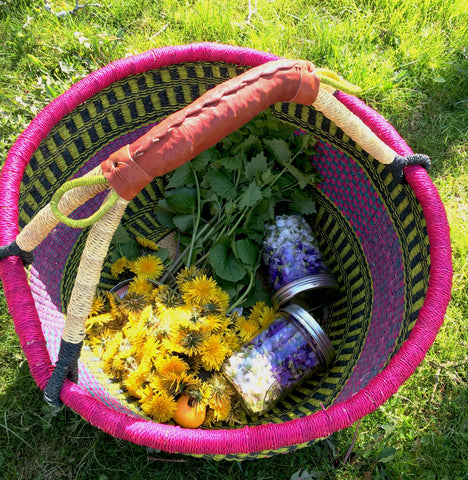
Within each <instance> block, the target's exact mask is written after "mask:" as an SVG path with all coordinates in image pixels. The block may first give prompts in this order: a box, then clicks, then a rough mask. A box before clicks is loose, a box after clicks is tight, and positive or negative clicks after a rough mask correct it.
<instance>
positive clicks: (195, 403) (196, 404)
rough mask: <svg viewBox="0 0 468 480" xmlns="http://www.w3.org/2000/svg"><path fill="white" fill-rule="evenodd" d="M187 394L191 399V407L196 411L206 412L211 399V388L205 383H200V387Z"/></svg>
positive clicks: (188, 390) (190, 389)
mask: <svg viewBox="0 0 468 480" xmlns="http://www.w3.org/2000/svg"><path fill="white" fill-rule="evenodd" d="M186 393H187V395H188V396H189V397H190V400H189V405H190V407H192V408H194V409H195V410H196V411H201V410H204V409H205V408H206V406H207V405H208V402H209V400H210V397H211V389H210V386H209V385H208V384H207V383H204V382H200V383H199V385H196V386H193V387H191V388H189V389H187V391H186Z"/></svg>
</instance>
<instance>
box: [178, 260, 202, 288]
mask: <svg viewBox="0 0 468 480" xmlns="http://www.w3.org/2000/svg"><path fill="white" fill-rule="evenodd" d="M199 273H200V270H198V269H197V267H194V266H193V265H192V266H191V267H184V268H182V270H180V271H179V273H178V274H177V276H176V283H177V286H178V287H179V288H180V287H181V286H182V285H183V284H184V283H187V282H190V281H192V280H193V279H194V278H195V277H196V276H197V275H198V274H199Z"/></svg>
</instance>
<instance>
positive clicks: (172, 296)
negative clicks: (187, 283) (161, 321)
mask: <svg viewBox="0 0 468 480" xmlns="http://www.w3.org/2000/svg"><path fill="white" fill-rule="evenodd" d="M153 300H154V303H155V304H156V308H157V310H158V311H163V310H164V308H175V307H178V306H180V305H183V301H182V299H181V297H180V295H179V294H178V293H176V292H174V290H172V289H171V288H170V287H169V285H159V286H158V287H157V288H156V289H155V291H154V296H153ZM161 307H162V308H161Z"/></svg>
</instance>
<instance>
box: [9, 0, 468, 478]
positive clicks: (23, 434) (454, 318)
mask: <svg viewBox="0 0 468 480" xmlns="http://www.w3.org/2000/svg"><path fill="white" fill-rule="evenodd" d="M49 3H50V4H51V6H52V7H53V8H54V10H55V11H59V10H61V9H63V8H71V7H73V5H74V2H72V0H68V2H67V1H63V2H60V1H59V0H55V1H52V0H51V1H50V2H49ZM101 3H102V4H101V5H100V6H96V5H88V6H86V7H85V8H83V9H80V10H79V11H78V12H77V14H76V15H74V16H66V17H63V18H58V17H56V16H54V15H53V14H51V13H49V12H46V11H45V10H44V9H43V8H42V2H40V1H34V2H33V1H31V0H2V1H0V31H2V32H3V35H2V39H1V40H0V156H1V157H2V158H4V157H5V155H6V153H7V151H8V149H9V148H10V146H11V145H12V144H13V143H14V141H15V139H16V137H17V135H18V134H19V133H20V132H21V131H22V130H24V128H25V127H26V126H27V124H28V123H29V122H30V121H31V119H32V118H33V116H34V115H35V114H36V113H37V112H39V111H40V110H41V108H43V107H44V106H45V105H46V104H47V103H49V102H50V101H51V100H52V99H53V98H55V97H56V96H57V95H59V94H60V93H62V92H63V91H65V90H66V89H67V88H69V87H70V86H71V85H72V84H73V83H75V82H76V81H78V80H79V79H80V78H82V77H84V76H85V75H87V74H88V73H89V72H91V71H94V70H96V69H97V68H99V67H102V66H104V65H106V64H107V63H109V62H110V61H112V60H115V59H118V58H121V57H124V56H127V55H131V54H135V53H139V52H143V51H146V50H148V49H149V48H154V47H159V46H165V45H175V44H185V43H190V42H199V41H215V42H219V43H229V44H234V45H239V46H248V47H253V48H258V49H260V50H264V51H271V52H273V53H275V54H278V55H282V56H285V57H290V58H294V57H295V58H305V59H310V60H313V61H314V62H315V63H316V64H317V65H319V66H324V67H328V68H331V69H333V70H335V71H337V72H339V73H340V74H342V75H343V76H344V77H345V78H346V79H348V80H349V81H351V82H353V83H355V84H358V85H360V86H361V87H363V94H362V98H363V99H364V100H365V101H366V102H367V103H368V104H369V105H371V106H373V107H374V108H376V109H377V110H379V111H380V112H381V113H383V114H384V115H385V116H386V117H387V118H388V119H389V121H390V122H391V123H392V124H393V125H394V126H395V127H396V128H397V130H398V131H399V132H400V134H401V135H402V136H403V138H405V139H406V140H407V142H408V144H409V145H410V146H411V147H412V148H413V150H414V151H418V152H421V153H427V154H429V155H430V156H431V157H432V159H433V167H432V170H431V175H432V178H433V180H434V182H435V184H436V186H437V188H438V190H439V193H440V195H441V198H442V200H443V202H444V204H445V206H446V209H447V214H448V218H449V222H450V225H451V239H452V247H453V260H454V270H455V277H454V286H453V298H452V301H451V303H450V305H449V308H448V310H447V314H446V319H445V323H444V325H443V327H442V329H441V331H440V333H439V335H438V337H437V339H436V341H435V343H434V345H433V346H432V348H431V349H430V351H429V353H428V355H427V357H426V359H425V360H424V361H423V363H422V364H421V366H420V367H419V368H418V370H417V372H416V373H415V374H414V375H413V376H412V377H411V379H410V380H409V381H408V382H407V383H406V384H405V385H403V386H402V387H401V389H400V390H399V392H398V393H397V394H396V395H395V396H394V397H392V398H391V399H390V400H389V401H388V402H387V403H386V404H385V405H384V406H382V407H380V408H379V409H378V410H377V411H376V412H374V413H373V414H371V415H368V416H367V417H365V418H364V419H363V420H362V422H361V423H360V425H359V428H358V430H357V437H356V441H355V442H354V435H355V431H356V428H355V427H352V428H349V429H346V430H343V431H341V432H338V433H336V434H334V435H332V436H331V437H330V438H329V439H327V440H326V441H324V442H321V443H318V444H317V445H314V446H312V447H310V448H307V449H304V450H301V451H298V452H296V453H293V454H289V455H282V456H276V457H274V458H272V459H269V460H257V461H255V462H243V463H228V462H221V463H216V462H212V461H207V460H200V459H195V458H192V457H185V456H175V455H168V454H165V453H162V452H155V451H149V450H147V449H144V448H141V447H138V446H135V445H132V444H128V443H125V442H121V441H119V440H117V439H115V438H113V437H110V436H108V435H106V434H104V433H103V432H100V431H98V430H96V429H95V428H93V427H92V426H90V425H89V424H88V423H86V422H85V421H83V420H82V419H81V418H80V417H78V416H77V415H76V414H74V413H73V412H72V411H70V410H62V411H60V412H59V413H58V414H57V415H55V416H53V415H52V413H53V412H51V411H50V410H49V409H48V408H47V407H46V406H45V405H44V403H43V401H42V394H41V392H40V391H39V389H38V388H37V387H36V385H35V384H34V382H33V380H32V379H31V376H30V374H29V369H28V366H27V363H26V362H25V360H24V356H23V353H22V351H21V349H20V347H19V344H18V340H17V337H16V334H15V333H14V329H13V326H12V322H11V319H10V317H9V314H8V312H7V308H6V305H5V301H4V297H3V292H0V471H1V472H2V473H1V474H0V476H1V477H2V478H5V479H6V480H10V479H18V480H19V479H34V480H39V479H44V480H52V479H68V478H70V479H71V478H72V479H93V480H94V479H95V480H107V479H120V478H125V479H128V480H137V479H143V478H145V479H146V478H155V479H156V478H171V479H173V478H174V479H178V478H180V479H182V478H184V479H199V478H206V479H211V478H213V479H214V478H220V477H222V478H230V479H258V480H260V479H265V480H266V479H288V480H289V479H291V480H293V479H309V478H310V479H313V478H331V479H336V480H348V479H363V480H369V479H375V480H379V479H392V480H393V479H437V480H443V479H446V480H463V479H467V478H468V460H467V457H466V452H467V451H468V354H467V351H468V334H467V330H466V326H465V325H466V323H465V322H466V318H467V317H468V291H467V288H466V285H467V275H468V261H467V259H468V232H467V229H468V200H467V198H468V195H467V192H468V168H467V167H468V162H467V157H468V143H467V140H466V139H467V138H468V137H467V134H468V7H467V6H466V2H465V1H464V0H414V1H412V2H404V1H402V0H375V1H371V0H325V1H323V2H313V1H311V0H296V1H294V2H287V1H281V0H258V1H256V2H255V1H253V0H252V1H250V2H247V1H245V0H239V1H236V2H234V1H230V0H225V1H223V2H221V1H218V2H216V1H209V0H204V1H203V0H199V1H197V0H186V1H176V0H159V1H158V2H154V1H150V0H125V1H124V0H108V1H106V2H101ZM67 5H68V7H67Z"/></svg>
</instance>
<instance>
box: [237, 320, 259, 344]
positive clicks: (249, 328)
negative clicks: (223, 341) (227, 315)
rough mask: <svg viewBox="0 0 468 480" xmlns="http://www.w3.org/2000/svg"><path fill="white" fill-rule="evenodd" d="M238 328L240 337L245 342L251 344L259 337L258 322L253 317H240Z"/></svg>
mask: <svg viewBox="0 0 468 480" xmlns="http://www.w3.org/2000/svg"><path fill="white" fill-rule="evenodd" d="M236 325H237V328H238V335H239V337H240V338H241V340H243V341H244V342H249V341H250V340H252V338H254V337H255V335H257V332H258V331H259V329H260V327H259V325H258V323H257V322H256V321H254V320H253V319H252V318H251V317H249V318H248V319H247V318H245V317H239V318H238V319H237V322H236Z"/></svg>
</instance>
